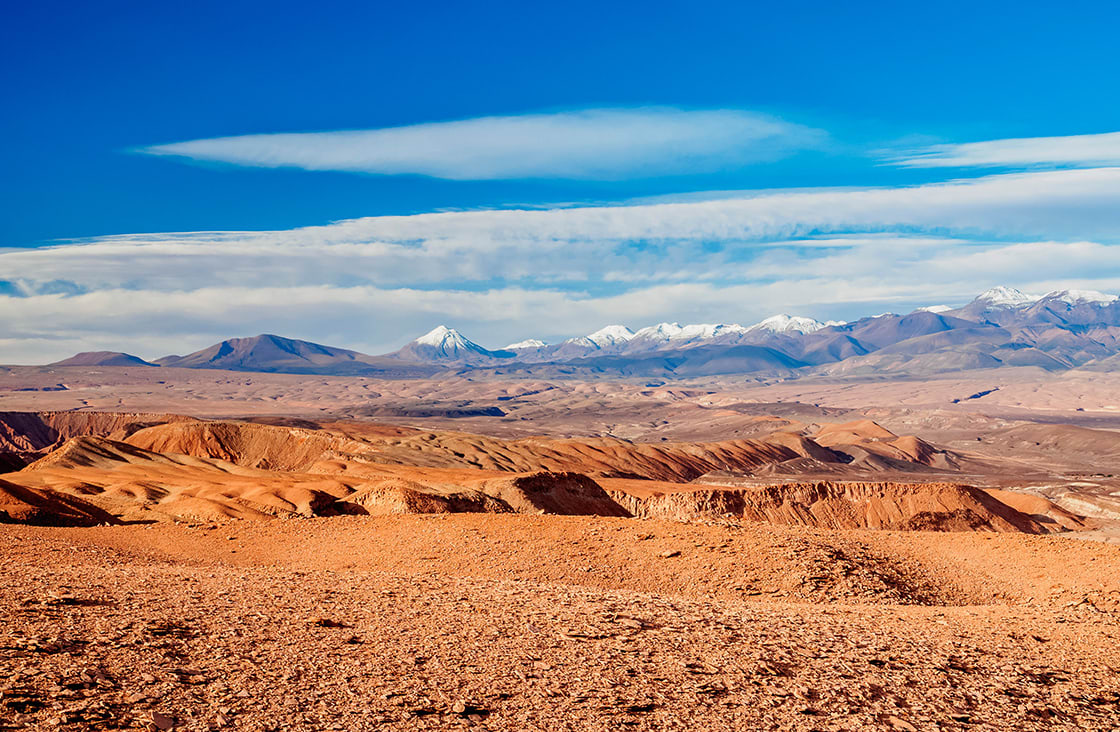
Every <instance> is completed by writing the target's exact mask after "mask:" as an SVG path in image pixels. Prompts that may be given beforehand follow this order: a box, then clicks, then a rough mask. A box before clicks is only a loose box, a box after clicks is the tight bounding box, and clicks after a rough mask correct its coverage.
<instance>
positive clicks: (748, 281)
mask: <svg viewBox="0 0 1120 732" xmlns="http://www.w3.org/2000/svg"><path fill="white" fill-rule="evenodd" d="M1117 21H1120V11H1118V10H1117V9H1116V7H1115V6H1114V5H1112V4H1106V3H1072V4H1068V3H1067V4H1064V5H1061V6H1055V5H1053V4H1043V3H1014V4H1012V3H937V4H926V5H921V6H919V5H918V4H909V3H885V2H884V3H861V4H838V3H824V2H822V3H786V4H780V7H779V4H772V3H759V4H746V3H695V2H693V3H687V4H686V3H648V2H646V3H640V4H637V3H634V4H631V3H615V4H609V6H608V4H603V3H580V2H574V3H572V2H568V3H564V4H555V5H541V4H526V3H474V4H461V3H440V4H428V5H420V4H408V3H353V4H348V3H332V4H330V5H329V6H326V7H312V6H309V5H307V4H305V3H298V4H297V3H279V2H273V3H246V2H240V3H239V2H223V3H207V2H200V3H191V4H189V5H184V6H181V7H177V6H174V5H173V4H169V3H139V2H135V3H133V2H103V3H97V4H82V3H69V4H65V5H61V4H47V3H31V4H22V5H21V6H19V7H15V8H12V9H9V10H8V11H7V13H6V22H5V23H4V24H3V25H2V26H0V74H2V75H3V90H4V91H3V94H4V97H5V105H4V107H5V109H6V112H5V114H3V115H0V147H2V155H0V157H2V159H3V161H4V163H3V165H4V175H3V176H2V177H0V186H2V190H0V195H2V197H3V201H4V215H3V216H2V217H0V247H6V248H4V249H0V321H2V322H3V326H2V328H3V330H2V331H0V347H2V349H3V353H4V355H5V357H4V358H0V361H6V362H13V361H20V360H23V361H27V360H41V359H48V358H52V357H56V356H57V357H61V356H64V355H67V354H68V353H69V352H72V351H74V350H79V349H82V348H113V349H117V348H121V349H124V350H132V351H134V352H138V353H139V354H140V355H144V356H148V357H155V356H159V355H163V354H164V353H166V352H168V351H170V350H191V349H193V348H197V347H201V346H204V345H207V344H208V343H209V342H212V341H213V340H215V339H217V338H222V337H228V336H234V335H251V334H254V333H256V332H261V331H272V332H281V333H283V334H284V335H291V336H294V337H305V338H309V339H312V340H318V341H320V342H328V343H332V344H335V345H345V346H351V347H355V348H360V349H363V350H370V351H377V350H387V349H388V348H391V347H395V346H396V345H399V344H400V343H401V342H403V341H404V340H407V339H408V337H411V336H412V335H415V334H416V333H417V332H420V331H422V330H426V329H427V328H428V327H431V326H432V325H435V324H437V323H439V322H444V321H453V322H451V323H450V324H452V325H459V326H460V327H461V328H462V329H463V330H464V331H465V332H467V334H468V335H470V336H472V337H475V338H476V339H477V340H480V341H482V342H484V343H485V344H487V345H491V346H499V345H502V343H504V342H506V341H507V340H510V341H511V340H519V339H521V338H524V337H530V336H540V337H545V338H546V339H555V338H558V337H563V336H566V335H574V334H577V333H580V332H583V331H585V330H588V329H590V330H593V329H595V328H597V327H599V326H600V325H603V324H605V323H606V322H610V321H615V320H621V321H623V322H626V323H627V324H629V325H634V326H641V325H645V324H648V323H649V322H653V321H655V320H658V319H671V320H681V321H685V320H691V321H696V320H701V321H705V322H712V321H735V322H744V321H749V320H753V319H759V318H761V317H764V316H766V315H769V314H771V313H772V312H778V311H791V310H793V311H797V312H801V313H804V314H807V315H814V316H817V317H854V316H856V315H859V314H863V313H866V312H870V311H875V312H878V311H880V310H883V309H904V308H906V307H911V306H914V305H918V304H933V303H932V302H931V299H932V300H933V301H937V302H940V301H942V300H948V301H954V299H956V300H959V299H960V298H962V297H966V296H967V294H969V293H971V292H973V291H974V289H975V288H981V289H983V287H987V286H991V285H994V284H1012V285H1019V286H1023V287H1027V288H1033V289H1039V288H1046V287H1051V286H1055V287H1058V286H1095V287H1097V288H1113V289H1120V265H1118V264H1115V263H1114V262H1113V254H1112V252H1113V247H1114V246H1115V245H1117V244H1120V237H1118V236H1117V232H1118V231H1120V229H1118V228H1117V226H1118V225H1120V222H1118V221H1117V215H1116V214H1115V210H1116V209H1117V208H1120V199H1118V198H1117V197H1116V196H1117V191H1118V187H1117V185H1116V180H1115V177H1116V176H1114V175H1113V174H1112V173H1111V172H1110V171H1114V170H1115V168H1116V166H1117V165H1120V152H1118V150H1120V141H1118V140H1117V139H1116V138H1115V137H1114V136H1110V134H1109V133H1114V132H1116V131H1117V130H1120V98H1118V97H1117V95H1116V94H1115V93H1114V91H1113V90H1112V88H1111V86H1112V83H1111V80H1113V79H1115V78H1118V77H1120V54H1117V53H1116V52H1115V33H1114V31H1115V28H1116V27H1117ZM306 133H318V134H316V135H310V136H309V135H307V134H306ZM1021 138H1050V139H1044V140H1035V141H1032V142H1027V143H1023V142H1004V143H1000V142H990V141H1001V140H1019V139H1021ZM1053 138H1063V139H1053ZM981 142H982V143H986V146H981V147H967V146H965V147H958V146H959V145H962V144H967V143H981ZM1063 175H1064V176H1065V177H1061V176H1063ZM1024 176H1025V178H1024ZM1047 176H1050V177H1047ZM1054 176H1059V177H1054ZM957 180H964V181H966V182H965V183H954V184H951V185H950V186H949V187H948V188H946V187H945V185H944V184H945V183H946V182H950V181H957ZM954 186H955V187H954ZM970 186H971V187H970ZM838 187H842V188H844V189H845V190H846V194H845V195H847V196H848V197H847V198H843V197H841V198H837V196H838V195H839V194H836V193H832V192H828V191H827V190H826V189H832V188H838ZM786 189H800V190H801V192H800V193H797V194H789V193H782V191H785V190H786ZM806 189H809V191H810V192H809V193H806V192H805V191H806ZM812 192H815V194H813V193H812ZM1071 192H1072V193H1071ZM812 195H815V196H816V197H811V196H812ZM791 196H802V198H800V199H797V198H793V199H792V200H791V198H790V197H791ZM805 196H810V197H809V198H805ZM892 197H893V198H892ZM749 200H755V201H756V203H755V204H752V205H744V204H743V202H744V201H749ZM680 201H689V202H697V201H717V202H718V201H722V202H723V203H700V204H696V203H694V204H693V205H694V208H693V209H687V210H682V209H681V208H680V206H682V205H685V204H681V203H677V202H680ZM729 201H730V203H728V202H729ZM636 203H637V204H641V206H642V207H639V208H635V206H634V204H636ZM604 205H605V206H604ZM695 206H708V207H709V208H707V209H704V208H695ZM557 207H563V210H564V211H565V212H566V213H565V214H564V215H563V216H557V215H556V214H558V213H559V211H557V210H556V209H557ZM910 207H912V208H910ZM521 210H525V211H529V212H533V213H536V214H538V215H537V216H536V217H533V216H528V215H527V214H521V213H518V212H519V211H521ZM777 211H780V215H779V213H776V212H777ZM433 212H452V213H447V214H443V215H442V217H441V216H440V215H434V216H433V215H432V214H433ZM413 214H420V216H418V217H414V218H410V219H401V218H399V217H402V216H409V215H413ZM1071 217H1076V218H1075V219H1071ZM608 219H609V223H608V221H607V220H608ZM349 220H359V221H356V222H352V223H349V224H337V225H332V222H340V221H349ZM713 222H718V225H717V224H716V223H713ZM763 224H765V225H763ZM308 227H311V228H308ZM166 232H187V234H178V235H169V234H166ZM190 232H196V233H190ZM197 232H220V233H217V234H200V233H197ZM237 232H263V233H257V234H248V233H237ZM141 235H142V236H141ZM106 237H108V238H106ZM60 240H65V241H60ZM1028 265H1029V266H1028ZM861 266H862V267H863V270H862V271H861ZM955 267H957V268H961V267H963V268H965V269H957V270H956V274H955V275H954V268H955ZM942 270H943V275H942V276H940V278H938V277H933V278H930V277H926V276H920V277H918V280H919V281H915V276H916V274H915V273H919V272H927V271H932V272H940V271H942ZM157 301H158V302H159V303H161V304H159V305H158V306H156V305H155V303H156V302H157ZM94 318H99V320H94ZM114 324H115V325H114Z"/></svg>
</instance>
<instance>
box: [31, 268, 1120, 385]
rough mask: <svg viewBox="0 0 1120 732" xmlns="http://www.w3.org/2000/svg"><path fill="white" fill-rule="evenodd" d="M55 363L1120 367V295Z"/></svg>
mask: <svg viewBox="0 0 1120 732" xmlns="http://www.w3.org/2000/svg"><path fill="white" fill-rule="evenodd" d="M50 365H51V366H86V367H88V366H165V367H176V368H195V369H224V370H231V371H262V372H276V373H294V374H323V375H367V376H379V377H386V378H409V377H425V376H430V375H433V374H435V373H441V372H454V371H481V372H490V373H494V374H502V375H521V376H541V377H557V376H595V375H604V376H606V375H619V376H635V377H663V378H667V377H674V376H676V377H690V376H707V375H716V374H736V373H752V374H780V375H787V376H793V375H797V374H803V373H815V374H835V375H841V374H849V375H850V374H875V373H913V374H932V373H939V372H948V371H956V370H962V369H979V368H996V367H1000V366H1034V367H1038V368H1042V369H1046V370H1051V371H1058V370H1064V369H1072V368H1082V367H1083V368H1087V369H1095V370H1113V369H1116V368H1120V298H1117V297H1116V296H1114V295H1107V294H1104V293H1100V292H1093V291H1085V290H1061V291H1057V292H1051V293H1048V294H1046V295H1041V296H1036V295H1028V294H1025V293H1023V292H1020V291H1018V290H1015V289H1012V288H1007V287H997V288H993V289H991V290H988V291H987V292H984V293H982V294H981V295H979V296H978V297H976V298H975V299H974V300H972V301H971V302H969V303H968V304H966V305H964V306H962V307H957V308H953V307H949V306H944V305H935V306H929V307H923V308H919V309H917V310H915V311H914V312H912V313H909V314H906V315H899V314H895V313H883V314H880V315H876V316H872V317H866V318H861V319H859V320H856V321H853V322H840V321H828V322H820V321H817V320H814V319H812V318H806V317H799V316H789V315H775V316H773V317H770V318H767V319H766V320H763V321H761V322H759V323H756V324H754V325H751V326H748V327H744V326H741V325H737V324H733V323H717V324H695V325H683V326H682V325H679V324H677V323H659V324H657V325H652V326H648V327H645V328H641V329H639V330H636V331H634V330H631V329H630V328H628V327H626V326H623V325H609V326H606V327H604V328H601V329H599V330H597V331H595V332H594V333H591V334H589V335H586V336H577V337H574V338H569V339H567V340H565V341H562V342H560V343H555V344H548V343H545V342H544V341H542V340H539V339H527V340H523V341H520V342H518V343H511V344H509V345H508V346H505V347H504V348H501V349H495V350H490V349H487V348H485V347H483V346H480V345H479V344H477V343H475V342H473V341H471V340H469V339H468V338H466V337H465V336H463V334H461V333H460V332H459V331H457V330H455V329H454V328H448V327H446V326H443V325H441V326H439V327H437V328H435V329H433V330H432V331H430V332H429V333H426V334H425V335H423V336H420V337H419V338H417V339H415V340H413V341H411V342H410V343H408V344H406V345H405V346H404V347H402V348H401V349H399V350H397V351H395V352H393V353H388V354H384V355H380V356H370V355H366V354H363V353H359V352H357V351H351V350H347V349H343V348H334V347H330V346H323V345H319V344H316V343H310V342H308V341H300V340H294V339H290V338H282V337H280V336H275V335H260V336H256V337H253V338H234V339H230V340H226V341H222V342H221V343H217V344H215V345H213V346H210V347H209V348H206V349H203V350H201V351H197V352H195V353H191V354H188V355H186V356H165V357H163V358H160V359H156V360H155V361H154V362H151V363H149V362H146V361H143V360H141V359H139V358H137V357H136V356H131V355H129V354H123V353H118V352H95V353H82V354H78V355H76V356H74V357H72V358H69V359H66V360H65V361H60V362H57V363H54V364H50Z"/></svg>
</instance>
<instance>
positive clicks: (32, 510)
mask: <svg viewBox="0 0 1120 732" xmlns="http://www.w3.org/2000/svg"><path fill="white" fill-rule="evenodd" d="M0 523H11V524H33V525H36V526H97V525H98V524H115V523H120V522H119V521H117V519H116V518H114V517H113V516H111V515H110V514H108V513H106V512H105V511H102V510H101V509H100V508H98V507H97V506H94V505H93V504H91V503H88V502H86V501H83V500H82V499H80V498H76V497H74V496H68V495H65V494H62V493H58V492H56V491H52V490H50V489H45V490H43V489H39V490H37V489H35V488H25V487H24V486H21V485H16V484H15V483H9V482H8V481H6V480H0Z"/></svg>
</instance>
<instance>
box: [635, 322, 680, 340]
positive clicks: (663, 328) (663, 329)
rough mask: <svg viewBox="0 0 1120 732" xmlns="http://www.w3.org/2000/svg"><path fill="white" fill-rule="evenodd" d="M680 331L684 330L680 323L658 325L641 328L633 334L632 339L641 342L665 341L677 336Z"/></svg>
mask: <svg viewBox="0 0 1120 732" xmlns="http://www.w3.org/2000/svg"><path fill="white" fill-rule="evenodd" d="M682 330H684V329H683V328H681V326H680V323H658V324H657V325H651V326H648V327H646V328H642V329H641V330H639V331H638V332H637V333H635V334H634V337H635V338H641V339H643V340H657V341H667V340H670V339H672V338H673V337H675V336H677V335H679V334H680V332H681V331H682Z"/></svg>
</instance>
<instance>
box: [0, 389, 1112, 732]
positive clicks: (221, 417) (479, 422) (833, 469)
mask: <svg viewBox="0 0 1120 732" xmlns="http://www.w3.org/2000/svg"><path fill="white" fill-rule="evenodd" d="M157 373H158V374H159V378H158V379H156V378H154V376H153V374H157ZM1071 374H1072V372H1070V373H1066V374H1063V375H1061V376H1054V375H1046V374H1041V373H1037V372H1031V371H1025V370H1011V369H1003V370H1001V371H1000V373H999V376H1000V378H1001V379H1003V381H1001V382H1000V384H999V389H998V390H996V391H991V392H989V393H988V394H985V395H983V396H980V397H977V398H973V399H969V398H964V397H969V396H970V395H973V394H977V393H979V392H982V391H984V389H983V388H981V386H982V385H983V384H985V383H988V382H987V381H985V379H987V378H988V376H987V375H984V374H980V375H977V374H971V375H969V376H968V377H967V378H957V379H954V378H945V379H941V380H927V381H925V382H918V381H915V382H905V381H891V382H879V383H876V382H873V381H861V380H834V381H832V382H824V381H822V382H819V383H817V384H815V385H814V384H809V383H807V382H797V383H795V384H786V383H784V382H774V383H764V382H748V381H743V380H739V381H737V382H736V381H732V380H724V381H718V380H710V381H698V382H689V383H670V384H655V383H654V382H642V383H627V382H619V381H594V382H581V381H570V380H557V381H510V380H505V381H503V380H492V381H491V380H485V381H471V380H468V379H449V380H423V379H420V380H410V381H387V380H382V381H377V380H372V379H367V378H363V377H317V376H316V377H307V376H285V375H273V374H234V373H228V372H218V371H210V372H200V371H188V370H180V369H168V368H162V369H158V370H157V369H151V368H150V367H149V368H133V367H104V368H101V369H89V368H69V367H64V368H49V369H47V368H37V369H30V368H13V369H10V370H8V371H6V372H4V373H0V409H3V410H6V411H4V412H2V413H0V459H2V460H3V469H4V470H6V471H8V472H6V473H4V474H0V519H2V520H3V521H6V522H7V523H3V522H0V546H3V548H4V562H5V565H4V566H5V571H4V573H3V575H2V578H0V613H2V614H3V615H4V617H5V618H6V622H5V623H4V625H3V628H2V630H0V633H2V637H0V678H3V679H4V680H3V681H2V682H0V690H2V692H3V694H2V696H0V728H4V729H118V728H120V729H128V728H147V729H198V730H202V729H221V728H231V729H258V730H259V729H292V730H302V729H345V730H350V729H383V728H384V729H398V728H399V729H415V728H427V727H430V728H449V727H451V728H457V727H478V728H482V729H511V730H522V729H541V730H553V729H573V730H583V729H618V728H633V729H651V730H652V729H743V728H751V729H754V728H758V729H806V730H809V729H867V728H879V729H893V730H925V729H1001V728H1002V729H1006V728H1018V729H1101V730H1112V729H1117V728H1120V652H1118V651H1117V650H1116V649H1117V647H1118V645H1120V643H1118V641H1120V545H1118V544H1116V543H1114V542H1116V540H1117V537H1118V536H1120V534H1118V532H1117V520H1118V519H1120V496H1118V490H1120V489H1118V488H1117V475H1118V474H1120V470H1118V469H1117V467H1116V466H1117V460H1118V459H1120V433H1118V432H1115V431H1113V429H1112V428H1113V427H1114V426H1115V425H1114V424H1113V423H1112V422H1111V420H1112V419H1113V417H1112V416H1111V414H1110V411H1111V410H1109V409H1108V408H1107V407H1108V406H1109V405H1110V404H1111V402H1110V401H1109V400H1110V399H1112V396H1111V395H1112V392H1113V391H1115V393H1116V396H1117V399H1118V401H1120V381H1114V380H1112V378H1111V377H1110V376H1109V375H1108V374H1101V375H1098V378H1096V379H1095V380H1092V381H1085V382H1081V381H1076V377H1075V376H1072V375H1071ZM1063 389H1064V390H1065V392H1066V393H1067V394H1068V400H1067V402H1066V403H1063V402H1062V401H1061V398H1060V397H1061V395H1062V393H1063ZM965 392H968V393H965ZM961 394H963V395H964V397H961V396H960V395H961ZM997 395H998V399H992V397H996V396H997ZM1032 395H1033V396H1032ZM954 400H957V401H954ZM1090 404H1095V405H1097V407H1099V408H1096V409H1091V408H1090V407H1089V406H1087V405H1090ZM1079 409H1084V411H1078V410H1079ZM1077 539H1083V540H1080V541H1079V540H1077Z"/></svg>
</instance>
